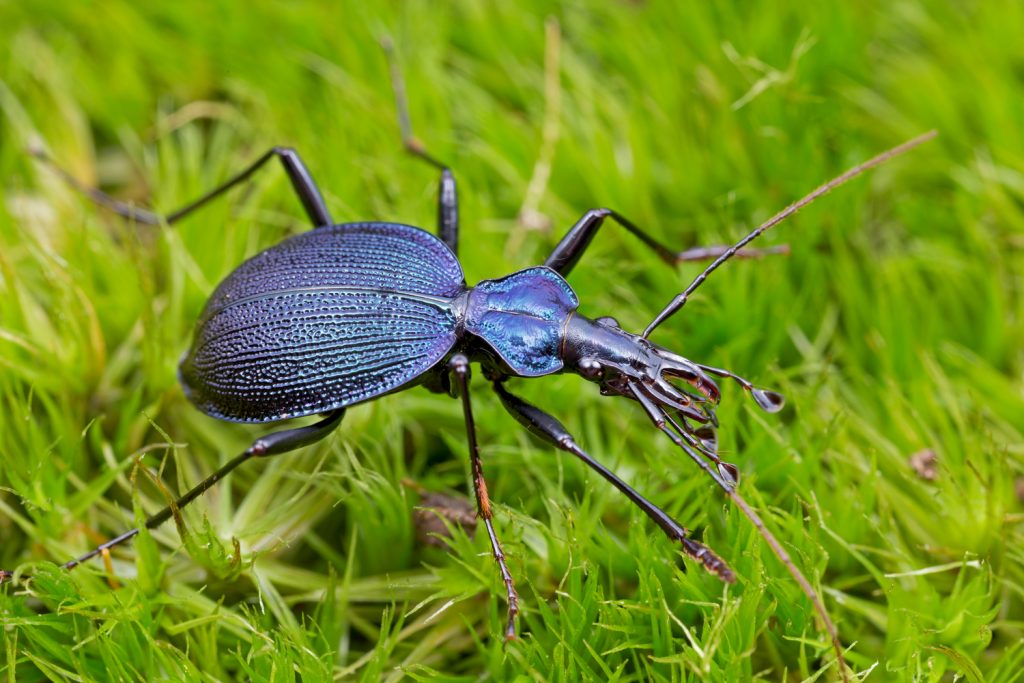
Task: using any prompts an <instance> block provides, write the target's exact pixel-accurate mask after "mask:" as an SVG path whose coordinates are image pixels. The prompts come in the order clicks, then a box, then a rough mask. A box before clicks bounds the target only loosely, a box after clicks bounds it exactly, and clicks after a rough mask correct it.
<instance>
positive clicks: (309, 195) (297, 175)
mask: <svg viewBox="0 0 1024 683" xmlns="http://www.w3.org/2000/svg"><path fill="white" fill-rule="evenodd" d="M30 153H31V154H32V156H34V157H35V158H37V159H39V160H40V161H42V162H43V163H45V164H46V165H47V166H49V167H50V168H52V169H53V170H54V171H56V172H57V174H58V175H60V176H61V178H63V179H64V181H65V182H67V183H68V184H69V185H71V187H73V188H75V189H76V190H78V191H79V192H81V193H82V194H84V195H86V196H87V197H89V199H91V200H93V201H94V202H96V203H97V204H99V205H100V206H103V207H106V208H107V209H110V210H111V211H113V212H114V213H116V214H117V215H118V216H121V217H123V218H127V219H129V220H133V221H135V222H137V223H144V224H146V225H160V224H162V223H166V224H168V225H171V224H173V223H175V222H177V221H179V220H181V219H182V218H184V217H185V216H188V215H189V214H190V213H192V212H193V211H195V210H196V209H199V208H201V207H203V206H205V205H206V203H207V202H209V201H210V200H211V199H216V198H217V197H219V196H221V195H222V194H224V193H225V192H227V191H228V190H230V189H231V188H232V187H234V186H235V185H238V184H239V183H242V182H244V181H245V180H248V179H249V176H251V175H252V174H253V173H255V172H256V171H257V170H259V169H260V168H261V167H262V166H263V165H264V164H266V163H267V162H268V161H270V160H271V159H280V160H281V165H282V166H283V167H284V171H285V173H287V174H288V179H289V180H290V181H291V183H292V187H293V188H295V194H296V195H298V197H299V201H301V202H302V207H303V208H304V209H305V210H306V215H307V216H309V220H310V221H312V223H313V227H314V228H322V227H324V226H329V225H333V224H334V222H333V221H332V220H331V214H330V213H329V212H328V211H327V205H326V204H325V203H324V198H323V196H321V194H320V190H319V189H318V188H317V186H316V183H315V182H313V176H312V174H310V172H309V169H308V168H306V164H304V163H303V162H302V158H301V157H300V156H299V153H298V152H296V151H295V150H294V149H292V148H291V147H272V148H270V149H269V150H267V151H266V152H264V154H263V156H261V157H260V158H259V159H257V160H256V161H254V162H253V163H252V164H250V165H249V167H248V168H246V169H245V170H244V171H242V172H241V173H239V174H238V175H236V176H234V177H233V178H231V179H230V180H228V181H227V182H225V183H224V184H222V185H219V186H217V187H215V188H214V189H212V190H210V191H209V192H207V193H206V194H204V195H203V196H201V197H199V198H198V199H196V200H194V201H192V202H191V203H189V204H187V205H185V206H183V207H182V208H180V209H178V210H177V211H172V212H170V213H169V214H167V215H166V216H160V215H159V214H156V213H154V212H152V211H148V210H146V209H140V208H137V207H135V206H132V205H131V204H128V203H127V202H122V201H120V200H117V199H114V198H113V197H111V196H110V195H109V194H107V193H106V192H104V191H102V190H100V189H97V188H94V187H89V186H88V185H85V184H83V183H82V182H81V181H79V180H78V179H77V178H75V177H74V176H73V175H71V174H70V173H68V172H67V171H66V170H65V169H64V168H62V167H61V166H59V165H58V164H57V162H55V161H54V160H53V159H51V158H50V156H49V155H48V154H47V153H46V152H44V151H42V150H40V149H33V150H30Z"/></svg>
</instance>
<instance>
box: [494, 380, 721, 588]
mask: <svg viewBox="0 0 1024 683" xmlns="http://www.w3.org/2000/svg"><path fill="white" fill-rule="evenodd" d="M494 390H495V391H496V392H498V396H499V398H501V402H502V404H503V405H504V406H505V410H507V411H508V412H509V413H510V414H511V415H512V417H514V418H515V419H516V420H517V421H518V422H519V423H520V424H522V425H523V426H524V427H526V429H528V430H529V431H530V432H531V433H533V434H535V435H537V436H539V437H540V438H541V439H543V440H544V441H547V442H548V443H549V444H551V445H552V446H555V447H556V448H559V449H561V450H563V451H566V452H568V453H572V454H573V455H575V456H576V457H577V458H579V459H580V460H582V461H583V462H585V463H586V464H587V466H588V467H590V468H591V469H593V470H594V471H596V472H597V473H598V474H600V475H601V476H602V477H604V478H605V479H607V480H608V482H610V483H611V484H612V486H614V487H615V488H617V489H618V490H619V491H621V492H622V493H624V494H625V495H626V497H627V498H629V499H630V500H631V501H633V503H634V504H635V505H636V506H637V507H639V508H640V509H641V510H643V511H644V514H646V515H647V516H648V517H650V518H651V520H652V521H653V522H654V523H655V524H657V525H658V526H659V527H661V530H662V531H664V532H665V535H666V536H668V537H669V538H670V539H672V540H673V541H677V542H679V543H680V544H681V545H682V546H683V551H684V552H685V553H686V554H687V555H689V556H690V557H691V558H693V559H694V560H696V561H697V562H700V563H701V564H702V565H704V567H705V569H707V570H708V571H709V572H711V573H712V574H714V575H715V576H717V577H718V578H720V579H722V580H723V581H726V582H728V583H733V582H734V581H736V575H735V574H734V573H733V571H732V569H731V568H730V567H729V565H727V564H726V563H725V560H723V559H722V558H720V557H719V556H718V555H716V554H715V552H714V551H713V550H711V548H709V547H707V546H706V545H704V544H703V543H700V542H698V541H695V540H693V539H692V538H690V532H689V531H688V530H687V529H686V528H685V527H683V526H682V525H681V524H679V522H677V521H676V520H674V519H672V517H670V516H669V514H668V513H667V512H665V511H664V510H662V509H661V508H659V507H658V506H657V505H655V504H654V503H652V502H651V501H649V500H647V499H646V498H644V497H643V495H641V494H640V493H639V492H638V491H637V490H636V489H634V488H633V487H632V486H630V485H629V484H627V483H626V482H624V481H622V480H621V479H619V478H618V477H617V476H615V474H614V473H613V472H612V471H611V470H609V469H608V468H607V467H605V466H604V465H602V464H601V463H599V462H598V461H597V460H594V458H593V457H592V456H591V455H590V454H589V453H587V452H586V451H584V450H583V449H582V448H580V447H579V445H577V443H576V440H575V439H574V438H573V436H572V434H570V433H569V431H568V430H566V428H565V427H564V426H562V423H561V422H559V421H558V420H556V419H555V418H554V417H552V416H551V415H549V414H548V413H546V412H544V411H543V410H541V409H540V408H537V407H536V406H534V405H531V404H529V403H527V402H526V401H524V400H523V399H521V398H519V397H518V396H515V395H513V394H510V393H509V392H508V390H507V389H505V387H504V386H503V385H502V384H501V382H495V383H494Z"/></svg>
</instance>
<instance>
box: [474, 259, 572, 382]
mask: <svg viewBox="0 0 1024 683" xmlns="http://www.w3.org/2000/svg"><path fill="white" fill-rule="evenodd" d="M579 303H580V302H579V299H577V298H576V293H575V292H573V291H572V288H571V287H570V286H569V283H568V282H566V281H565V280H564V279H563V278H562V276H560V275H559V274H558V273H556V272H555V271H553V270H551V269H550V268H545V267H537V268H528V269H526V270H521V271H519V272H518V273H513V274H512V275H509V276H508V277H504V278H501V279H500V280H484V281H483V282H481V283H480V284H478V285H477V286H476V287H474V288H473V290H472V292H471V293H470V296H469V301H468V303H467V305H466V322H465V325H466V330H468V331H469V332H471V333H473V334H475V335H476V336H478V337H481V338H482V339H483V340H484V341H486V342H487V343H488V344H489V345H490V346H491V347H492V348H493V349H494V350H495V351H496V352H497V353H498V354H499V355H500V356H501V358H502V360H504V361H505V363H507V364H508V366H509V367H510V368H511V369H512V370H513V371H514V372H515V373H516V374H518V375H521V376H523V377H537V376H539V375H547V374H550V373H552V372H556V371H558V370H560V369H561V368H562V358H561V352H560V349H559V346H560V345H561V341H562V328H563V327H564V326H565V322H566V320H568V318H569V316H570V315H572V313H573V311H575V310H576V307H577V306H579Z"/></svg>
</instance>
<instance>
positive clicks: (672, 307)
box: [642, 130, 938, 339]
mask: <svg viewBox="0 0 1024 683" xmlns="http://www.w3.org/2000/svg"><path fill="white" fill-rule="evenodd" d="M936 135H938V131H935V130H930V131H928V132H927V133H924V134H923V135H918V136H917V137H916V138H913V139H911V140H908V141H907V142H904V143H903V144H902V145H897V146H896V147H893V148H892V149H890V150H887V151H885V152H882V153H881V154H879V155H878V156H876V157H874V158H872V159H869V160H867V161H865V162H864V163H862V164H858V165H857V166H854V167H853V168H851V169H850V170H848V171H846V172H845V173H843V174H842V175H840V176H837V177H835V178H833V179H832V180H830V181H828V182H827V183H825V184H824V185H821V186H820V187H818V188H817V189H816V190H814V191H813V192H811V193H810V194H808V195H807V196H806V197H804V198H803V199H800V200H799V201H796V202H794V203H792V204H790V205H789V206H787V207H786V208H785V209H783V210H782V211H780V212H779V213H777V214H775V215H774V216H772V217H771V218H769V219H768V220H767V221H765V222H764V223H762V224H761V225H759V226H758V227H757V228H755V229H754V230H752V231H750V233H749V234H748V235H747V236H746V237H744V238H743V239H741V240H740V241H739V242H737V243H736V244H734V245H733V246H731V247H729V249H728V250H727V251H726V252H725V253H723V254H722V255H721V256H719V257H718V258H716V259H715V260H714V261H713V262H712V263H711V265H709V266H708V267H707V268H705V269H704V272H702V273H701V274H700V275H698V276H697V277H696V278H694V280H693V282H691V283H690V286H689V287H687V288H686V289H685V290H683V293H682V294H677V295H676V297H675V298H674V299H672V301H670V302H669V304H668V305H667V306H665V308H663V309H662V311H661V313H659V314H658V315H656V316H655V317H654V320H653V321H651V324H650V325H648V326H647V329H646V330H644V333H643V335H642V336H643V338H644V339H646V338H647V337H649V336H650V335H651V332H654V330H655V328H656V327H658V325H660V324H661V323H663V322H665V321H666V320H668V319H669V318H671V317H672V316H673V315H675V314H676V313H678V312H679V310H680V309H681V308H682V307H683V306H684V305H685V304H686V300H687V298H688V297H689V296H690V295H691V294H693V292H694V291H695V290H696V289H697V288H698V287H700V286H701V284H702V283H703V282H704V280H706V279H707V277H708V275H710V274H711V273H712V272H713V271H714V270H715V269H716V268H718V267H719V266H720V265H722V264H723V263H725V262H726V261H728V260H729V259H730V258H732V257H733V256H734V255H735V254H736V252H737V251H739V250H740V249H742V248H743V247H745V246H746V245H747V244H749V243H750V242H752V241H754V240H755V239H757V238H758V237H759V236H761V234H762V233H765V232H767V231H768V230H769V229H770V228H773V227H775V226H776V225H778V224H779V223H781V222H782V221H784V220H785V219H787V218H789V217H790V216H792V215H793V214H794V213H796V212H797V211H799V210H800V209H802V208H804V207H805V206H807V205H808V204H810V203H811V202H813V201H814V200H815V199H817V198H818V197H820V196H822V195H823V194H826V193H828V192H829V191H830V190H834V189H835V188H837V187H839V186H840V185H842V184H843V183H845V182H846V181H848V180H851V179H853V178H856V177H857V176H859V175H860V174H861V173H863V172H864V171H867V170H869V169H872V168H874V167H875V166H878V165H880V164H883V163H885V162H886V161H888V160H889V159H892V158H893V157H896V156H899V155H900V154H903V153H904V152H906V151H908V150H910V149H913V148H914V147H917V146H918V145H920V144H921V143H924V142H927V141H928V140H931V139H932V138H934V137H935V136H936Z"/></svg>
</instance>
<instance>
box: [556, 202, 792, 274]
mask: <svg viewBox="0 0 1024 683" xmlns="http://www.w3.org/2000/svg"><path fill="white" fill-rule="evenodd" d="M606 218H611V219H612V220H613V221H615V222H616V223H618V224H619V225H621V226H622V227H623V228H625V229H626V230H627V231H629V232H630V233H632V234H633V235H635V236H636V237H637V239H639V240H640V241H641V242H643V243H644V244H646V245H647V246H648V247H650V249H651V250H652V251H654V253H656V254H657V255H658V256H659V257H660V258H661V260H662V261H664V262H665V263H667V264H669V265H670V266H672V265H675V264H677V263H682V262H683V261H705V260H709V259H714V258H718V257H719V256H721V255H722V254H724V253H725V252H726V251H728V250H729V247H727V246H716V247H694V248H692V249H686V250H685V251H673V250H672V249H669V248H668V247H666V246H665V245H664V244H662V243H661V242H659V241H658V240H656V239H654V238H653V237H651V236H650V235H648V234H647V233H646V232H644V231H643V230H641V229H640V228H639V227H638V226H637V225H636V224H635V223H633V222H632V221H630V220H629V219H627V218H626V217H624V216H623V215H622V214H620V213H618V212H617V211H613V210H611V209H591V210H590V211H587V212H586V213H585V214H583V217H582V218H580V219H579V220H578V221H576V225H574V226H572V227H571V228H569V232H567V233H565V237H563V238H562V241H561V242H559V243H558V246H556V247H555V250H554V251H552V252H551V255H550V256H548V258H547V260H546V261H544V265H545V266H547V267H548V268H551V269H553V270H555V271H557V272H558V273H559V274H560V275H561V276H562V277H568V275H569V272H570V271H571V270H572V269H573V267H574V266H575V265H576V263H577V262H578V261H579V260H580V257H582V256H583V252H584V251H586V249H587V247H588V246H590V242H591V240H593V239H594V235H596V234H597V231H598V230H600V229H601V226H602V225H604V221H605V219H606ZM788 252H789V247H787V246H785V245H783V246H779V247H769V248H767V249H746V250H744V251H742V252H740V253H738V254H737V256H745V257H748V258H759V257H761V256H764V255H766V254H785V253H788Z"/></svg>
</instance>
